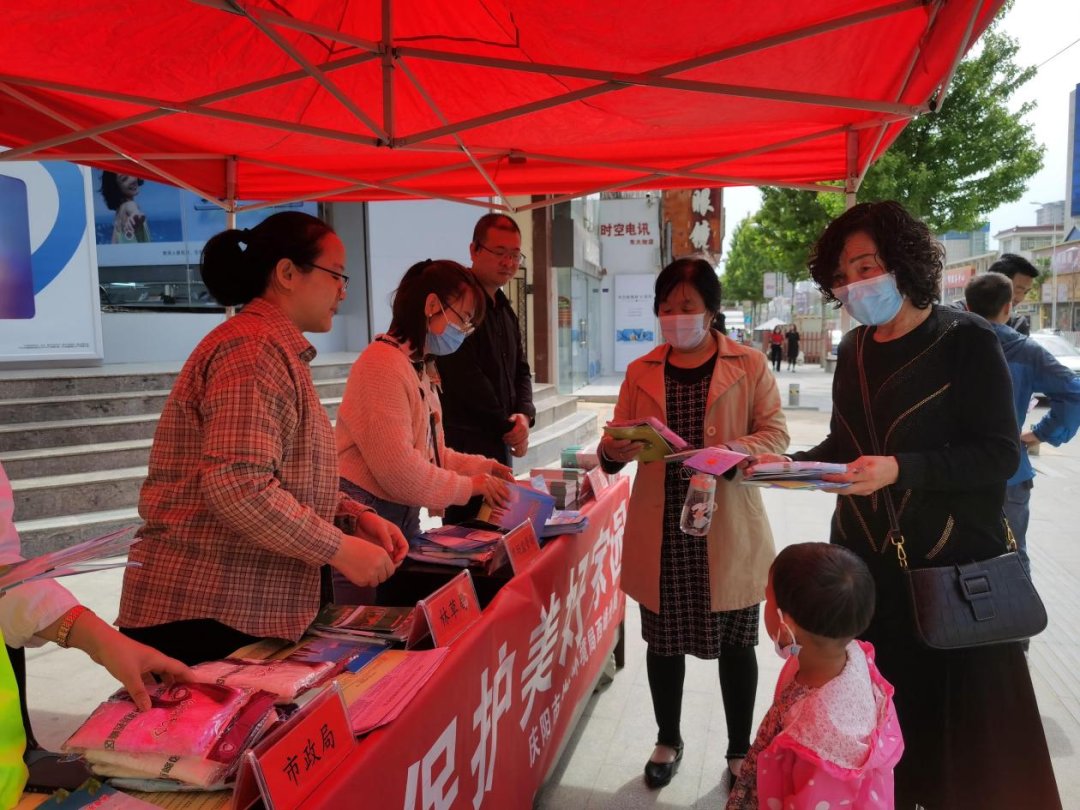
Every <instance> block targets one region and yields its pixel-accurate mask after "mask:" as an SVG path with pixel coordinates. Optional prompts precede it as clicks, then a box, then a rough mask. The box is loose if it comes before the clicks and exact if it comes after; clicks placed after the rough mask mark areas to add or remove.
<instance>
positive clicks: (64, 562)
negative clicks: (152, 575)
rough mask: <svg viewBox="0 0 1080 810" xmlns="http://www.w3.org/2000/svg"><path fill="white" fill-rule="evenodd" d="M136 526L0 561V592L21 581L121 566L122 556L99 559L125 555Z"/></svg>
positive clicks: (130, 544) (132, 543)
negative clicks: (33, 554) (34, 555)
mask: <svg viewBox="0 0 1080 810" xmlns="http://www.w3.org/2000/svg"><path fill="white" fill-rule="evenodd" d="M136 528H137V527H135V526H128V527H126V528H124V529H120V530H119V531H115V532H110V533H109V534H105V535H102V536H101V537H95V538H93V539H92V540H87V541H85V542H83V543H77V544H76V545H74V546H69V547H68V548H64V549H60V550H59V551H53V552H50V553H48V554H42V555H40V556H38V557H31V558H30V559H28V560H21V561H19V562H15V563H11V564H10V565H0V594H3V593H5V592H7V591H8V590H10V589H11V588H14V587H15V586H17V585H22V584H23V583H24V582H34V581H36V580H41V579H56V578H57V577H67V576H72V575H74V574H83V573H89V572H91V571H104V570H107V569H109V568H124V567H126V566H127V565H128V564H129V563H128V562H127V561H126V560H123V559H121V560H116V561H112V562H101V561H102V560H107V559H108V558H110V557H123V556H124V555H126V554H127V553H128V549H130V548H131V546H132V545H134V544H135V543H136V542H137V540H138V538H136V537H135V536H134V533H135V529H136Z"/></svg>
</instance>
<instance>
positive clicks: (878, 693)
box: [727, 641, 904, 810]
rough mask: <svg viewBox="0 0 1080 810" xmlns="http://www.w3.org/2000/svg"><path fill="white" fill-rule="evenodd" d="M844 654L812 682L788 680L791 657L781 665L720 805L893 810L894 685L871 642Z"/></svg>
mask: <svg viewBox="0 0 1080 810" xmlns="http://www.w3.org/2000/svg"><path fill="white" fill-rule="evenodd" d="M847 656H848V658H847V664H846V665H845V666H844V669H843V671H841V673H840V674H839V675H837V676H836V677H835V678H833V679H832V680H831V681H829V682H828V683H827V684H825V685H824V686H820V687H818V688H810V687H806V686H803V685H802V684H800V683H798V681H796V680H795V674H796V672H798V668H799V664H798V659H797V658H793V659H791V660H789V661H788V662H787V664H785V666H784V669H783V671H782V672H781V673H780V680H779V681H778V683H777V685H776V696H775V697H774V699H773V704H772V706H771V707H770V708H769V711H768V712H767V713H766V715H765V718H764V719H763V720H762V721H761V727H760V728H759V729H758V735H757V739H756V740H754V744H753V746H751V748H750V752H749V754H747V756H746V760H745V762H744V763H743V768H742V772H741V773H740V775H739V780H738V782H737V783H736V784H735V787H734V788H733V789H732V791H731V795H730V796H729V797H728V803H727V810H754V809H755V808H759V807H760V808H762V810H843V808H859V810H870V809H871V808H872V809H873V810H877V808H882V810H893V807H894V803H893V768H894V767H895V766H896V763H897V762H898V761H899V760H900V755H901V754H903V752H904V740H903V736H902V735H901V733H900V725H899V723H898V722H897V720H896V709H895V707H894V706H893V701H892V696H893V688H892V686H891V685H890V684H889V682H888V681H886V680H885V679H884V678H883V677H882V676H881V673H880V672H878V669H877V667H876V666H875V665H874V648H873V647H872V646H871V645H870V644H867V643H865V642H862V641H852V642H851V643H850V644H849V645H848V647H847Z"/></svg>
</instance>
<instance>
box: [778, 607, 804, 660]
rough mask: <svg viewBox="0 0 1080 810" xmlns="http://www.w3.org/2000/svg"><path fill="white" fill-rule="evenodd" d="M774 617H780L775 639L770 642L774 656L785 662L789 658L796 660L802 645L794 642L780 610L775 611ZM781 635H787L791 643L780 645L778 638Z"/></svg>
mask: <svg viewBox="0 0 1080 810" xmlns="http://www.w3.org/2000/svg"><path fill="white" fill-rule="evenodd" d="M776 615H777V616H779V617H780V627H779V628H777V631H776V637H775V638H773V640H772V643H773V649H774V650H776V654H777V655H779V656H780V657H781V658H782V659H784V660H785V661H787V660H788V659H789V658H796V657H798V655H799V653H800V652H801V651H802V645H801V644H797V643H796V642H795V634H794V633H792V632H791V628H790V627H789V626H788V623H787V622H785V621H784V614H783V612H782V611H781V610H780V608H777V609H776ZM783 633H787V634H788V637H789V638H790V639H791V641H790V642H789V643H787V644H784V645H781V644H780V636H781V635H782V634H783Z"/></svg>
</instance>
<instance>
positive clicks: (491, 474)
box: [334, 259, 513, 603]
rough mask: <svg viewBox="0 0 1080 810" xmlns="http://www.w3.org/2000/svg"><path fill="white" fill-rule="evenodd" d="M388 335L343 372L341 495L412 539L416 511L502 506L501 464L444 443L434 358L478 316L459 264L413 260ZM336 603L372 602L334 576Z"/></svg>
mask: <svg viewBox="0 0 1080 810" xmlns="http://www.w3.org/2000/svg"><path fill="white" fill-rule="evenodd" d="M392 312H393V316H392V320H391V322H390V329H389V330H388V331H387V332H386V333H385V334H382V335H378V336H377V337H376V338H375V340H374V341H372V343H371V344H370V345H369V346H368V347H367V348H366V349H364V351H363V353H362V354H361V355H360V357H358V358H357V360H356V362H355V363H354V364H353V367H352V370H351V371H350V372H349V381H348V383H347V384H346V386H345V396H344V398H343V399H342V401H341V408H340V409H339V410H338V418H337V428H336V432H337V450H338V469H339V471H340V474H341V489H342V490H343V491H344V492H345V493H347V494H348V495H349V496H350V497H352V498H353V499H355V500H357V501H360V502H361V503H365V504H367V505H369V506H371V507H373V508H374V509H375V510H376V511H377V512H378V513H379V515H380V516H381V517H383V518H384V519H386V520H389V521H390V522H392V523H394V524H396V525H397V526H399V527H400V528H401V530H402V532H403V533H404V534H405V537H406V538H408V539H411V538H413V537H416V535H417V534H419V532H420V507H426V508H427V509H428V510H429V511H430V512H434V513H438V512H441V511H442V510H443V509H445V508H446V507H447V506H450V505H451V504H464V503H466V502H467V501H468V500H469V499H470V498H472V497H473V496H474V495H482V496H484V498H486V499H487V500H488V501H490V502H492V503H494V504H496V505H501V504H503V503H505V501H506V499H507V496H508V489H507V485H506V483H505V482H506V481H508V480H512V479H513V473H512V471H511V470H510V468H509V467H506V466H504V465H502V464H499V463H498V462H496V461H493V460H492V459H489V458H485V457H484V456H476V455H469V454H466V453H458V452H456V451H454V450H451V449H450V448H449V447H447V446H446V444H445V442H444V441H443V427H442V407H441V405H440V404H439V389H438V385H439V383H438V378H437V376H436V372H435V364H434V363H433V362H431V359H432V357H434V356H440V355H446V354H450V353H451V352H454V351H456V350H457V349H458V347H460V346H461V342H462V341H463V340H464V339H465V337H466V336H467V335H468V334H469V333H470V332H471V331H472V330H473V328H474V327H475V324H476V323H479V321H480V320H481V319H482V318H483V314H484V295H483V293H482V292H481V290H480V287H479V286H478V285H477V283H476V280H475V279H474V277H473V275H472V273H470V272H469V271H468V270H466V269H465V268H464V267H462V266H461V265H460V264H458V263H457V262H452V261H447V260H439V261H431V260H430V259H428V260H427V261H423V262H419V263H417V264H415V265H413V266H412V267H410V268H409V270H408V271H407V272H406V273H405V276H404V277H403V278H402V279H401V284H400V286H399V287H398V289H397V292H396V293H395V294H394V303H393V309H392ZM334 591H335V601H337V602H339V603H348V602H353V603H362V602H363V601H366V599H368V598H370V595H369V594H361V593H358V592H357V591H355V590H353V586H351V585H349V584H348V583H347V582H346V581H345V580H344V579H342V578H341V577H338V576H337V575H336V572H335V578H334Z"/></svg>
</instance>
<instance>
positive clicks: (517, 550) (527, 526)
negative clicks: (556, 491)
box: [503, 520, 540, 574]
mask: <svg viewBox="0 0 1080 810" xmlns="http://www.w3.org/2000/svg"><path fill="white" fill-rule="evenodd" d="M503 545H505V546H506V554H507V556H508V557H509V558H510V567H511V568H513V569H514V574H520V573H521V572H522V571H524V570H525V569H526V568H528V567H529V566H530V565H532V564H533V562H534V561H535V560H536V558H537V557H539V556H540V541H538V540H537V539H536V531H535V530H534V529H533V525H532V521H529V520H526V521H524V522H522V523H521V524H519V525H518V526H515V527H514V528H513V529H511V530H510V531H508V532H507V533H506V537H504V538H503Z"/></svg>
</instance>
